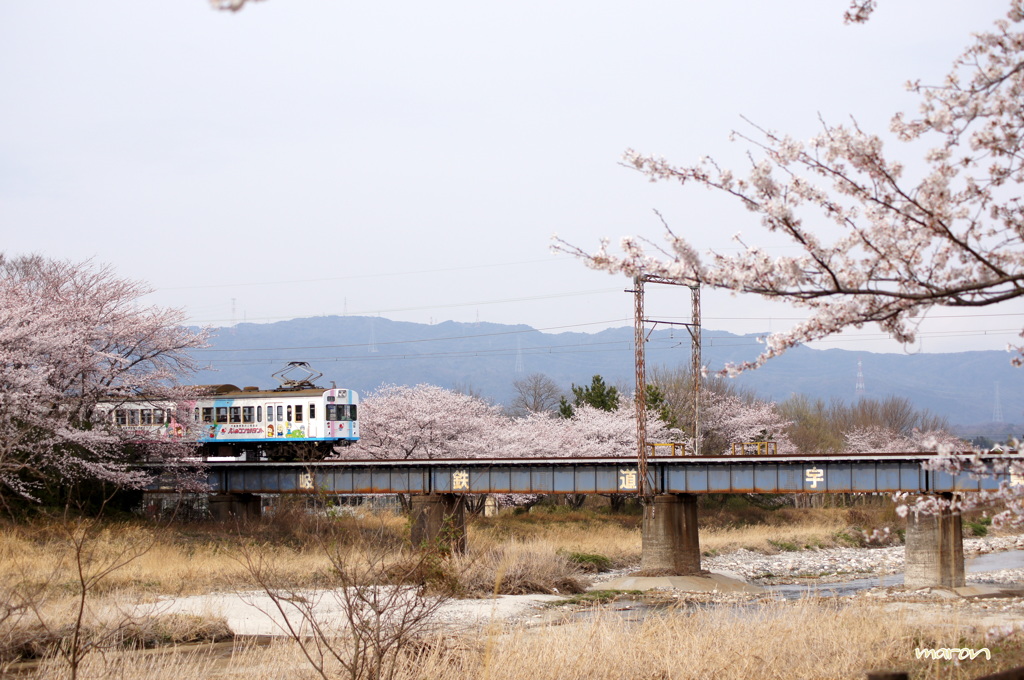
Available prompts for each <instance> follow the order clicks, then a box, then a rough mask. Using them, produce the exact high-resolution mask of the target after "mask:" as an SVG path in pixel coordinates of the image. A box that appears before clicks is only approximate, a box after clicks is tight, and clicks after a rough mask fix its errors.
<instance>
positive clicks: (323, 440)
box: [111, 362, 359, 460]
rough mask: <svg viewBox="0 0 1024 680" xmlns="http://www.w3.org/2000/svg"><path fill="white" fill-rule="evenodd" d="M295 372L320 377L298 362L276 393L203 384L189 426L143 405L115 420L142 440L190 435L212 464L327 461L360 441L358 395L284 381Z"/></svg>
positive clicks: (115, 414)
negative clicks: (227, 460) (218, 461)
mask: <svg viewBox="0 0 1024 680" xmlns="http://www.w3.org/2000/svg"><path fill="white" fill-rule="evenodd" d="M295 367H299V368H302V369H303V370H305V371H307V372H308V373H309V374H310V376H312V375H313V374H314V373H315V374H316V377H320V374H319V373H316V372H315V371H312V370H311V369H309V368H308V366H306V365H305V364H304V362H292V363H291V364H289V366H288V367H287V368H286V369H284V370H283V371H278V373H275V374H274V376H275V377H277V378H278V379H279V380H280V381H281V387H279V388H277V389H271V390H261V389H259V388H257V387H243V388H241V389H239V388H238V387H236V386H234V385H205V386H202V387H201V388H200V389H201V392H203V393H204V396H201V397H199V398H198V399H196V401H195V402H194V403H192V404H190V406H191V411H192V412H191V417H192V420H193V423H192V424H191V425H190V426H188V427H183V426H182V424H181V423H178V422H175V420H174V418H173V417H172V416H171V415H170V413H171V412H170V410H168V409H161V408H156V405H155V404H152V403H145V402H129V403H126V404H123V405H120V406H117V407H116V408H113V409H111V417H112V418H113V420H114V423H115V424H116V425H118V426H121V427H124V428H128V429H129V430H131V431H132V433H133V435H135V436H138V437H140V438H145V437H160V436H185V432H188V433H190V434H189V436H194V437H195V438H196V441H197V442H198V444H199V447H200V450H199V454H200V455H201V456H203V457H204V458H207V459H211V458H213V459H216V458H231V459H237V458H239V457H243V458H244V459H245V460H315V459H321V458H324V457H326V456H329V455H330V454H331V453H332V451H333V450H334V447H336V446H345V445H348V444H351V443H352V442H354V441H357V440H358V439H359V419H358V406H359V395H358V394H357V393H356V392H355V391H353V390H349V389H344V388H338V387H331V388H327V389H325V388H323V387H316V386H314V385H313V382H312V380H311V379H309V377H307V378H306V379H303V380H290V379H287V378H286V377H282V374H285V375H286V374H287V372H288V371H289V370H291V369H292V368H295ZM314 379H315V378H314Z"/></svg>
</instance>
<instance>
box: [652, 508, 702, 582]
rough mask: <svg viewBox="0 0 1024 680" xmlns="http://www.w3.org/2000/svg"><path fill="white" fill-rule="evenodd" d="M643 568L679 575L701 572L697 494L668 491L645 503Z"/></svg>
mask: <svg viewBox="0 0 1024 680" xmlns="http://www.w3.org/2000/svg"><path fill="white" fill-rule="evenodd" d="M642 540H643V547H642V553H641V557H640V568H641V570H643V571H645V572H647V571H657V572H664V573H671V574H673V575H676V576H686V575H688V574H699V573H700V540H699V539H698V537H697V496H695V495H694V494H689V493H666V494H660V495H658V496H655V497H654V502H653V503H649V504H647V505H645V506H644V519H643V529H642Z"/></svg>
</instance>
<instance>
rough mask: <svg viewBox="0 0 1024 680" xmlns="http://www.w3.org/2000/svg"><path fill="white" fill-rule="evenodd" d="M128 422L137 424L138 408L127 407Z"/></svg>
mask: <svg viewBox="0 0 1024 680" xmlns="http://www.w3.org/2000/svg"><path fill="white" fill-rule="evenodd" d="M128 424H129V425H138V424H139V409H137V408H130V409H128Z"/></svg>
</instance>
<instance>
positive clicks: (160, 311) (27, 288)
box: [0, 255, 205, 498]
mask: <svg viewBox="0 0 1024 680" xmlns="http://www.w3.org/2000/svg"><path fill="white" fill-rule="evenodd" d="M148 292H150V291H149V289H148V288H147V287H146V286H144V285H143V284H141V283H139V282H136V281H130V280H126V279H122V278H119V277H118V276H117V275H116V274H115V273H114V272H113V270H112V269H111V268H109V267H106V266H98V265H95V264H93V263H92V262H82V263H75V262H68V261H60V260H48V259H45V258H42V257H39V256H30V257H21V258H13V259H11V258H6V257H4V256H3V255H0V368H2V370H0V430H2V431H3V433H4V434H3V437H0V495H6V494H15V495H18V496H22V497H27V498H32V497H33V496H34V495H35V494H36V493H37V492H38V490H39V489H40V488H42V486H43V485H44V484H46V483H50V482H55V483H58V484H60V485H61V486H64V485H70V484H74V483H75V482H78V481H81V480H99V481H103V482H111V483H115V484H118V485H124V486H134V487H137V486H139V485H141V484H143V483H144V482H145V481H147V479H148V477H147V475H145V474H144V473H143V472H141V471H139V470H138V469H133V468H132V467H131V466H130V464H131V463H132V459H131V457H132V454H133V453H136V452H138V450H139V449H140V448H145V449H146V452H147V454H153V455H158V456H161V457H176V456H180V455H183V454H185V453H187V452H188V451H189V450H190V449H189V447H188V446H187V445H186V444H184V443H183V442H184V440H183V439H180V440H173V439H170V440H165V441H162V442H149V443H148V444H143V443H139V442H134V443H132V442H129V435H128V433H126V432H125V431H124V430H122V429H119V428H117V427H116V426H115V425H114V424H113V423H112V422H111V419H110V418H109V412H110V409H111V408H115V407H116V406H118V405H120V404H122V403H124V402H127V401H129V400H131V401H139V400H149V401H151V402H152V403H154V404H157V405H160V407H162V408H165V409H169V410H172V411H173V410H174V408H176V407H177V406H178V405H184V402H185V400H187V399H188V398H189V397H190V396H191V392H190V390H189V389H188V388H185V387H183V386H182V385H181V384H180V380H181V378H182V377H183V376H185V375H188V374H189V373H191V372H193V371H195V370H196V368H197V365H196V363H195V361H194V360H193V359H192V357H191V356H190V355H189V353H188V350H190V349H193V348H195V347H198V346H200V345H202V344H203V342H204V337H205V334H204V333H202V332H196V331H193V330H189V329H187V328H185V327H183V326H182V325H181V322H182V321H183V314H182V313H181V312H179V311H177V310H172V309H164V308H158V307H143V306H140V305H139V303H138V301H139V298H141V297H142V296H143V295H145V294H147V293H148ZM190 421H191V418H187V419H186V418H182V419H180V420H179V422H181V423H183V424H186V423H188V422H190Z"/></svg>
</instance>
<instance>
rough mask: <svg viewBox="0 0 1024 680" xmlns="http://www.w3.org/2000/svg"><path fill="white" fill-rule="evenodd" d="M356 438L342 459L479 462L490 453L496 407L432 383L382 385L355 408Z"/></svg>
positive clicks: (497, 420)
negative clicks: (357, 423) (356, 412)
mask: <svg viewBox="0 0 1024 680" xmlns="http://www.w3.org/2000/svg"><path fill="white" fill-rule="evenodd" d="M359 414H360V424H359V428H360V439H359V442H358V443H356V444H355V445H353V446H350V447H348V448H347V449H345V450H344V451H343V454H344V455H345V456H346V457H353V458H360V457H370V458H380V459H434V458H479V457H485V456H493V455H494V447H495V446H496V441H497V433H498V432H499V431H500V429H501V428H502V425H503V421H504V419H503V418H502V416H501V410H500V408H499V407H497V406H491V405H489V404H487V403H486V402H484V401H483V400H481V399H479V398H477V397H473V396H470V395H466V394H461V393H459V392H455V391H453V390H447V389H445V388H443V387H438V386H437V385H426V384H423V385H416V386H414V387H411V386H406V385H385V386H383V387H381V388H380V389H378V390H376V391H374V392H372V393H370V394H368V395H367V396H366V397H365V398H364V399H363V403H362V405H361V406H360V411H359Z"/></svg>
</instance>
